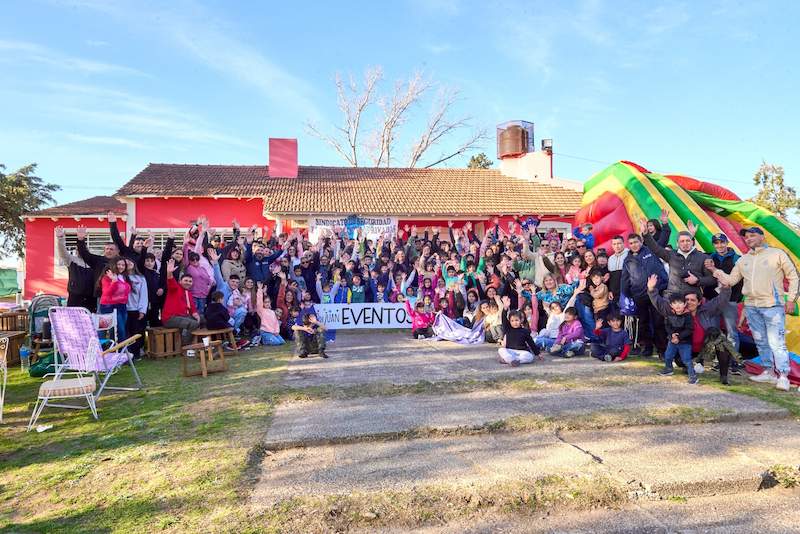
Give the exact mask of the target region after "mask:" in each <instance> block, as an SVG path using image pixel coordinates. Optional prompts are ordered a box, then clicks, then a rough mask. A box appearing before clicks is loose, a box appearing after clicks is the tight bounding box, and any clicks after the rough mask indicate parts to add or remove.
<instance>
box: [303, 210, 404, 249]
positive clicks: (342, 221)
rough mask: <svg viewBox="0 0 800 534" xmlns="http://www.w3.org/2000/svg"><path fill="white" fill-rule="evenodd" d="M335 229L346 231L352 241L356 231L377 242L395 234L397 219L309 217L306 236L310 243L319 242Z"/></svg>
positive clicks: (351, 216) (356, 216)
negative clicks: (381, 237) (387, 234)
mask: <svg viewBox="0 0 800 534" xmlns="http://www.w3.org/2000/svg"><path fill="white" fill-rule="evenodd" d="M335 228H342V229H344V230H345V231H347V235H348V236H349V237H350V238H351V239H352V238H354V237H355V235H356V231H358V230H359V229H360V230H361V235H366V237H367V239H372V240H373V241H377V239H378V238H379V237H380V236H381V235H383V234H385V233H387V232H388V233H390V234H396V233H397V217H360V216H358V215H350V216H349V217H309V219H308V236H309V240H310V241H311V242H312V243H316V242H317V241H319V239H320V238H321V237H324V236H326V235H330V234H331V233H332V232H333V231H334V229H335Z"/></svg>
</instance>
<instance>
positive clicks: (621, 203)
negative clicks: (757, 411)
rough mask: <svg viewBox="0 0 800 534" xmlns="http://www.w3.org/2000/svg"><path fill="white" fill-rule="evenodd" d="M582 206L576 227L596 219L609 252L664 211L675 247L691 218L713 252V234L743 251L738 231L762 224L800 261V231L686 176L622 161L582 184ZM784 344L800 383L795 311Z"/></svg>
mask: <svg viewBox="0 0 800 534" xmlns="http://www.w3.org/2000/svg"><path fill="white" fill-rule="evenodd" d="M581 206H582V207H581V210H580V211H579V212H578V214H577V215H576V216H575V222H576V225H580V224H582V223H587V222H589V223H592V225H593V226H594V231H593V232H594V235H595V243H596V246H598V247H605V248H606V249H607V250H611V246H610V240H611V238H612V237H613V236H615V235H623V236H627V235H628V234H629V233H637V232H638V229H639V221H640V220H642V219H658V218H659V217H660V216H661V211H662V210H663V209H666V210H668V211H669V225H670V227H671V228H672V236H671V239H672V242H671V244H672V246H675V240H676V238H677V234H678V232H679V231H681V230H686V229H687V228H686V223H687V221H689V220H691V221H693V222H694V224H695V226H696V227H697V232H696V234H695V238H696V239H697V243H698V245H699V247H701V248H703V249H704V250H713V245H712V243H711V237H712V236H713V235H714V234H716V233H724V234H725V235H727V236H728V239H729V241H730V243H729V245H730V246H731V247H733V248H734V249H735V250H736V251H737V253H739V254H744V253H746V252H747V246H746V245H745V243H744V240H743V239H742V238H741V237H740V236H739V230H741V229H742V228H747V227H749V226H759V227H761V228H763V229H764V235H765V236H766V241H767V243H768V244H769V245H770V246H775V247H780V248H782V249H784V250H785V251H786V252H788V253H789V256H790V257H791V259H792V261H794V263H795V265H798V264H800V233H798V231H797V230H796V229H794V228H793V227H792V226H791V225H790V224H789V223H787V222H786V221H784V220H782V219H780V218H779V217H777V216H775V215H774V214H773V213H771V212H770V211H768V210H766V209H764V208H762V207H760V206H757V205H756V204H753V203H752V202H749V201H747V200H742V199H741V198H739V197H738V196H737V195H736V194H735V193H733V192H732V191H730V190H728V189H726V188H724V187H722V186H719V185H716V184H711V183H708V182H701V181H700V180H696V179H694V178H690V177H688V176H681V175H676V174H658V173H654V172H650V171H649V170H647V169H645V168H644V167H642V166H641V165H637V164H636V163H632V162H630V161H620V162H618V163H615V164H613V165H611V166H610V167H608V168H606V169H605V170H603V171H600V172H599V173H597V174H596V175H594V176H593V177H592V178H591V179H589V181H587V182H586V183H585V184H584V188H583V201H582V203H581ZM786 343H787V345H788V347H789V351H790V352H791V353H792V354H791V359H792V376H791V378H792V381H793V382H800V356H798V355H797V353H798V352H800V317H798V316H796V315H790V316H787V318H786Z"/></svg>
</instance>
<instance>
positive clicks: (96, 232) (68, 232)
mask: <svg viewBox="0 0 800 534" xmlns="http://www.w3.org/2000/svg"><path fill="white" fill-rule="evenodd" d="M64 240H65V241H66V244H67V251H68V252H69V253H70V254H75V255H77V254H78V232H77V230H76V229H75V228H65V229H64ZM110 241H111V232H109V230H108V229H104V228H90V229H87V230H86V246H87V247H88V248H89V252H91V253H93V254H102V253H103V247H104V246H105V244H106V243H108V242H110ZM53 247H54V250H53V258H55V265H54V266H53V278H56V279H59V278H61V279H63V278H67V276H68V272H67V266H66V265H64V264H63V263H62V262H61V257H60V256H59V254H58V239H57V238H56V237H55V231H53Z"/></svg>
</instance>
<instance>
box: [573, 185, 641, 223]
mask: <svg viewBox="0 0 800 534" xmlns="http://www.w3.org/2000/svg"><path fill="white" fill-rule="evenodd" d="M603 193H612V194H614V195H616V196H617V198H619V199H620V200H621V201H622V204H623V205H624V206H625V211H627V212H628V218H629V219H630V221H631V228H633V229H634V231H636V232H638V231H639V220H641V219H643V218H645V215H644V212H643V211H642V208H641V207H639V203H638V202H636V199H635V198H633V195H631V194H630V192H629V191H628V190H627V189H626V188H625V185H624V184H623V183H622V180H620V178H619V177H618V176H617V175H616V174H613V173H612V174H609V175H608V176H606V177H605V178H604V179H603V181H601V182H599V183H597V184H595V186H594V187H592V188H591V189H590V190H589V191H588V192H587V193H584V195H583V204H590V203H592V202H594V201H595V200H597V199H598V198H599V197H600V195H602V194H603ZM587 199H588V202H587Z"/></svg>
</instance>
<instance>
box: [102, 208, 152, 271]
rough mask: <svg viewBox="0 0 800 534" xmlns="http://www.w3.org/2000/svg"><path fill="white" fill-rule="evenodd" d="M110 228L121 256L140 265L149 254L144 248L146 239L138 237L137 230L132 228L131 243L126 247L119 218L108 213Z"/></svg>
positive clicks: (130, 232) (112, 238)
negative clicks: (142, 257)
mask: <svg viewBox="0 0 800 534" xmlns="http://www.w3.org/2000/svg"><path fill="white" fill-rule="evenodd" d="M108 228H109V230H110V231H111V240H112V241H113V242H114V244H115V245H117V248H118V249H119V253H120V255H121V256H122V257H123V258H128V259H129V260H132V261H133V263H135V264H136V265H140V262H141V256H142V254H143V253H145V252H147V249H146V248H145V246H144V241H145V240H144V237H141V236H137V235H136V229H135V228H130V229H129V231H128V234H130V243H129V244H128V245H126V244H125V241H123V240H122V236H121V235H120V233H119V228H118V227H117V216H116V215H115V214H113V213H111V212H108Z"/></svg>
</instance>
